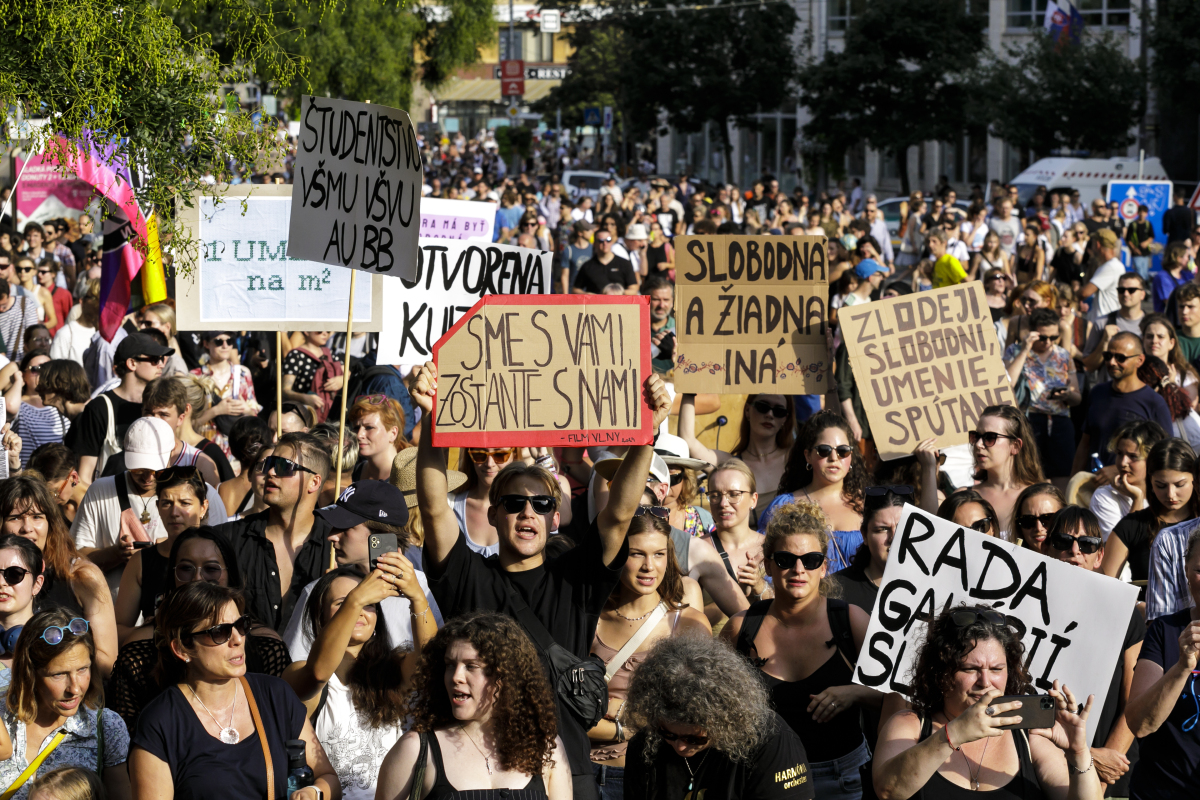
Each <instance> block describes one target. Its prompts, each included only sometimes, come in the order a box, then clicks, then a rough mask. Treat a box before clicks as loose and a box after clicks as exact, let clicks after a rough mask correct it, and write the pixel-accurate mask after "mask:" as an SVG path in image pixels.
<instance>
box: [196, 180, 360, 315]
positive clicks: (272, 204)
mask: <svg viewBox="0 0 1200 800" xmlns="http://www.w3.org/2000/svg"><path fill="white" fill-rule="evenodd" d="M291 207H292V192H291V187H288V186H275V185H271V184H266V185H253V186H252V185H248V184H245V185H241V186H230V187H224V188H222V189H220V190H219V191H218V193H217V194H216V195H215V196H213V197H209V196H207V195H197V196H196V197H195V198H194V200H193V205H192V207H191V208H186V207H184V206H183V203H182V202H181V203H179V204H178V207H177V210H176V214H177V217H178V219H179V221H180V224H181V226H182V228H183V229H184V234H185V238H190V239H193V240H195V242H196V243H197V247H196V249H195V250H193V251H190V252H187V251H183V252H177V253H176V261H175V292H176V297H175V309H176V314H177V315H178V326H179V329H180V330H184V331H204V330H257V331H295V330H330V329H334V330H345V327H346V310H347V308H348V307H349V305H350V277H351V275H350V273H349V272H348V271H346V270H341V269H333V268H331V267H328V266H326V265H324V264H318V263H314V262H312V261H301V260H299V259H295V258H291V257H290V256H288V255H287V252H288V220H289V217H290V215H291ZM380 283H381V280H380V279H379V278H377V277H373V276H363V280H360V281H359V282H358V286H357V288H356V291H355V298H354V329H355V330H356V331H377V330H379V329H380V327H381V325H382V324H383V297H382V294H383V293H382V292H381V291H379V284H380Z"/></svg>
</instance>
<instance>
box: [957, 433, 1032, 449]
mask: <svg viewBox="0 0 1200 800" xmlns="http://www.w3.org/2000/svg"><path fill="white" fill-rule="evenodd" d="M1000 439H1012V440H1013V441H1014V442H1017V441H1020V440H1019V439H1018V438H1017V437H1016V436H1009V435H1008V434H1007V433H996V432H995V431H986V432H985V431H969V432H968V433H967V441H968V442H970V444H971V446H972V447H974V446H975V444H976V443H977V442H979V441H982V442H983V446H984V447H995V446H996V442H997V441H999V440H1000Z"/></svg>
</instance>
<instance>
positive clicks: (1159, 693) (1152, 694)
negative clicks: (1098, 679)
mask: <svg viewBox="0 0 1200 800" xmlns="http://www.w3.org/2000/svg"><path fill="white" fill-rule="evenodd" d="M1198 652H1200V621H1197V620H1192V621H1191V622H1190V623H1188V626H1187V627H1186V628H1184V629H1183V633H1182V634H1180V636H1179V658H1178V659H1176V661H1175V663H1174V664H1172V665H1171V666H1170V668H1169V669H1167V670H1166V671H1165V672H1164V671H1163V668H1162V666H1161V665H1159V664H1158V663H1157V662H1155V661H1151V660H1150V659H1148V658H1142V659H1139V660H1138V662H1137V667H1136V668H1135V669H1134V671H1133V686H1132V687H1131V688H1130V690H1129V704H1128V705H1127V706H1125V720H1126V721H1127V722H1128V723H1129V729H1130V730H1131V731H1133V735H1134V736H1137V737H1146V736H1149V735H1150V734H1152V733H1154V732H1155V731H1157V730H1158V729H1159V728H1160V727H1161V726H1162V724H1163V723H1164V722H1166V721H1167V717H1169V716H1170V715H1171V712H1172V711H1173V710H1174V709H1175V703H1176V702H1177V701H1178V700H1179V697H1180V695H1181V694H1182V693H1183V690H1184V687H1185V686H1187V683H1188V681H1189V680H1191V678H1192V670H1194V669H1196V661H1197V653H1198Z"/></svg>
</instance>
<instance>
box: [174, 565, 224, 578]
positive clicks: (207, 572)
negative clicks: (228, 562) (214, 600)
mask: <svg viewBox="0 0 1200 800" xmlns="http://www.w3.org/2000/svg"><path fill="white" fill-rule="evenodd" d="M224 571H225V567H222V566H221V565H220V564H218V563H217V562H216V561H208V562H206V563H204V564H202V565H200V566H199V567H197V566H196V565H195V564H187V563H184V564H176V565H175V580H177V581H179V582H180V583H191V582H192V581H194V580H196V573H197V572H199V573H200V580H202V581H205V582H206V583H217V582H219V581H220V580H221V573H222V572H224Z"/></svg>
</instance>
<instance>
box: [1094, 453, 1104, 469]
mask: <svg viewBox="0 0 1200 800" xmlns="http://www.w3.org/2000/svg"><path fill="white" fill-rule="evenodd" d="M1102 469H1104V462H1102V461H1101V460H1100V454H1099V453H1092V472H1099V471H1100V470H1102Z"/></svg>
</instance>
